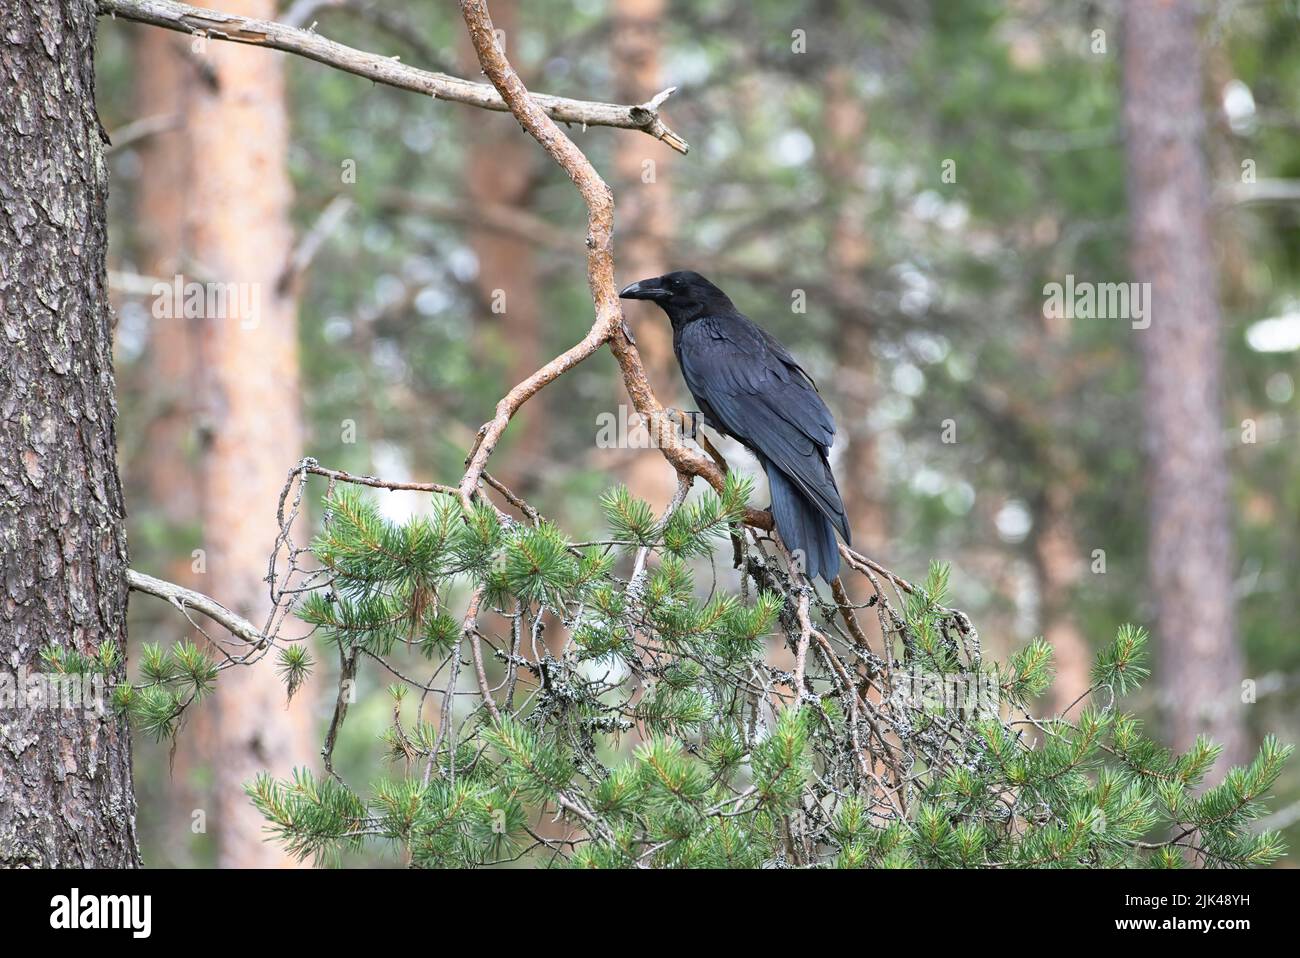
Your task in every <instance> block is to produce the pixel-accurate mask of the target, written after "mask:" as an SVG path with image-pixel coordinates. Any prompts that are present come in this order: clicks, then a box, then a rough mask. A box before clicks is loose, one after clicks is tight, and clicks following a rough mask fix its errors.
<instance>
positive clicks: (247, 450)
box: [187, 0, 319, 867]
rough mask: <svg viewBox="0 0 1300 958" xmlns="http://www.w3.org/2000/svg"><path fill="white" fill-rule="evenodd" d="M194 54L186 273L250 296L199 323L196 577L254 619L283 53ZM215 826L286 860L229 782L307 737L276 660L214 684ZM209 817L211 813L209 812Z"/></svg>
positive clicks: (303, 751) (283, 452)
mask: <svg viewBox="0 0 1300 958" xmlns="http://www.w3.org/2000/svg"><path fill="white" fill-rule="evenodd" d="M222 9H223V10H225V11H227V12H229V13H238V14H242V15H245V16H250V17H258V18H263V19H270V18H273V17H274V15H275V8H274V4H273V3H271V2H270V0H229V2H227V3H225V4H223V5H222ZM201 47H202V49H200V50H199V51H198V52H197V55H198V56H199V57H200V58H202V59H203V60H204V61H205V62H206V63H208V64H209V65H210V66H211V67H212V73H211V76H212V77H213V82H212V84H211V85H205V86H204V87H202V88H201V89H200V90H199V92H198V93H197V95H196V96H195V98H194V108H193V111H192V114H191V116H190V126H189V128H190V131H191V132H190V135H191V138H192V149H193V163H192V171H193V172H192V175H193V189H192V190H191V191H190V193H189V196H188V198H187V205H188V211H189V215H190V230H191V235H192V238H193V243H194V258H195V264H196V269H197V270H199V271H200V275H197V276H191V277H187V279H189V280H191V281H196V282H216V283H224V284H234V285H233V286H231V285H228V286H227V289H228V290H234V291H235V292H236V293H242V294H243V295H245V296H246V297H247V298H246V300H245V302H246V303H252V302H254V301H255V302H256V309H255V310H250V311H248V312H246V311H245V310H242V309H232V308H227V309H225V310H224V311H220V312H219V313H218V314H217V315H205V316H204V318H203V319H202V320H201V321H200V322H201V324H202V330H203V331H202V334H201V338H202V375H203V377H204V390H203V402H204V404H205V406H206V413H205V417H204V419H205V421H204V423H203V425H204V428H205V429H206V436H205V448H204V461H203V488H202V520H203V530H204V543H205V550H206V563H207V572H206V577H205V583H206V588H204V589H203V591H204V592H207V593H208V594H210V595H213V596H215V597H217V598H218V599H219V600H220V601H221V602H222V603H224V604H225V605H227V606H229V607H230V608H231V609H234V610H235V611H237V612H238V613H239V614H241V615H243V616H245V617H246V618H248V619H249V620H250V621H253V622H256V623H258V624H259V625H260V624H261V623H262V622H263V621H265V619H266V616H267V614H268V612H269V610H270V599H269V595H268V588H267V584H266V583H265V582H264V581H263V577H264V576H265V575H266V563H267V559H268V557H269V555H270V551H271V547H272V544H273V542H274V539H275V535H276V532H277V528H276V524H275V512H276V504H277V501H278V498H279V495H280V491H281V489H282V488H283V486H284V481H285V476H286V474H287V473H288V470H289V468H290V467H291V466H292V465H293V464H294V463H295V462H296V461H297V460H298V459H299V457H300V456H301V455H302V446H303V437H302V423H301V418H300V411H299V387H298V330H297V303H296V297H295V292H294V289H293V288H292V287H290V288H283V287H282V286H281V282H280V280H281V276H282V274H283V271H284V268H285V266H286V264H287V263H288V261H289V256H290V253H291V249H292V240H293V236H292V229H291V226H290V223H289V204H290V200H291V187H290V184H289V177H288V172H287V161H286V157H287V147H288V121H287V117H286V115H285V102H284V97H285V94H284V72H283V64H284V59H283V57H280V56H278V55H275V54H269V53H267V51H265V50H259V49H257V48H256V47H248V46H241V45H238V44H233V43H223V42H220V41H215V40H213V41H209V42H207V43H206V44H201ZM213 706H214V707H215V714H214V716H213V720H214V727H215V742H214V746H215V749H216V754H215V755H214V756H213V762H214V776H213V777H214V786H215V798H214V805H213V809H212V810H211V811H212V814H211V815H210V816H209V822H210V823H211V824H212V825H213V826H214V828H215V834H216V840H217V862H218V865H220V866H221V867H268V866H283V865H289V864H292V859H290V858H289V857H288V856H287V855H285V853H284V852H283V851H282V850H281V849H280V848H279V847H278V846H276V845H273V844H271V843H269V842H267V841H266V839H265V835H264V833H263V826H264V821H263V819H262V816H261V815H260V814H259V813H258V812H257V810H256V809H254V808H253V806H252V804H251V803H250V802H249V800H248V797H247V795H246V794H245V793H244V791H243V786H244V784H245V783H247V782H249V781H251V780H252V779H253V777H254V776H255V775H257V773H259V772H262V771H269V772H270V773H271V774H273V775H276V776H284V775H286V774H288V773H289V772H290V771H291V769H292V768H293V767H295V766H301V765H307V764H310V763H311V762H312V761H313V759H314V757H315V756H316V754H317V753H318V749H319V742H318V741H317V738H316V736H315V734H314V729H313V719H312V711H311V696H310V695H309V694H304V693H299V694H298V695H297V696H296V697H295V698H294V700H293V703H292V705H291V706H290V707H289V708H287V709H286V707H285V688H284V685H283V683H282V682H281V681H280V679H279V677H278V676H277V675H276V674H275V669H274V661H273V660H272V659H266V660H263V661H262V662H261V663H260V664H258V665H256V666H254V667H252V668H239V669H231V670H230V671H228V672H226V673H224V674H223V675H222V677H221V681H220V682H218V683H217V690H216V693H215V695H214V702H213ZM214 819H215V821H214Z"/></svg>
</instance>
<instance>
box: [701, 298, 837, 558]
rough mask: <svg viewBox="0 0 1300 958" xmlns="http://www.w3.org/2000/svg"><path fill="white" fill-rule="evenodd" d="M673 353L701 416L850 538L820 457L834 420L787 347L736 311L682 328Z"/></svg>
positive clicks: (828, 471) (828, 470) (825, 450)
mask: <svg viewBox="0 0 1300 958" xmlns="http://www.w3.org/2000/svg"><path fill="white" fill-rule="evenodd" d="M677 359H678V362H679V363H680V365H681V367H682V375H683V377H684V378H685V379H686V385H687V387H688V388H689V389H690V391H691V394H692V395H693V396H694V397H695V399H696V402H698V403H699V404H700V406H701V408H702V409H703V410H704V411H705V412H706V414H711V416H712V418H714V419H716V420H717V422H718V425H719V426H720V427H721V428H722V430H723V431H724V432H726V433H728V434H730V435H732V436H734V437H735V438H736V439H738V440H740V441H741V442H742V443H744V444H745V445H746V446H748V447H749V448H750V449H752V450H753V451H754V452H756V453H757V454H759V455H760V456H762V457H763V458H765V459H767V460H769V461H770V462H771V463H772V464H773V465H775V466H776V467H777V468H778V469H780V470H781V472H782V473H784V474H785V475H786V476H788V477H789V479H790V480H791V482H793V483H794V485H795V486H796V487H797V488H798V489H799V490H800V491H801V492H802V493H803V494H804V495H805V496H807V498H808V500H809V501H810V502H812V503H813V504H814V505H816V506H817V508H818V510H820V511H821V513H822V514H823V515H824V516H826V518H827V519H829V520H830V521H831V522H832V523H833V524H834V525H835V527H836V528H837V529H839V531H840V534H841V535H842V536H843V537H844V541H845V542H848V541H849V525H848V521H847V519H846V517H845V515H844V503H843V502H842V501H841V499H840V493H839V490H838V489H837V488H836V486H835V477H834V476H833V475H832V474H831V468H830V464H829V463H828V462H827V461H826V456H827V454H828V452H829V451H830V447H831V443H832V442H834V440H835V420H834V419H833V418H832V417H831V412H830V410H829V409H827V408H826V403H824V402H822V398H821V396H819V395H818V394H817V390H816V389H815V388H814V387H813V385H812V380H811V378H809V377H808V375H807V374H806V373H805V372H804V371H803V370H802V369H801V368H800V367H799V365H798V363H796V362H795V360H794V358H793V357H791V356H790V354H789V352H788V351H786V349H785V347H784V346H782V345H781V344H780V343H779V342H777V341H776V340H775V339H774V338H773V337H771V336H769V335H768V334H767V333H766V332H765V331H764V330H762V329H760V328H759V327H758V326H756V325H754V324H753V323H752V322H750V321H749V320H748V319H747V318H746V317H744V316H742V315H740V314H739V313H737V314H735V315H734V316H726V317H703V318H701V319H698V320H696V321H695V322H694V323H691V324H690V325H689V326H688V327H687V328H685V329H683V330H682V336H681V341H680V343H679V348H678V350H677Z"/></svg>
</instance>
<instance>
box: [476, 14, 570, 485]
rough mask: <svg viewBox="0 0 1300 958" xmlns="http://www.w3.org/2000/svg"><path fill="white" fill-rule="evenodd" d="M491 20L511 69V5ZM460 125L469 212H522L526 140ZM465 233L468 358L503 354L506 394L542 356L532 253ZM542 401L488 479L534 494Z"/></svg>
mask: <svg viewBox="0 0 1300 958" xmlns="http://www.w3.org/2000/svg"><path fill="white" fill-rule="evenodd" d="M492 22H493V24H494V25H495V26H496V28H497V31H498V32H497V37H498V42H501V43H504V45H505V49H506V55H507V56H510V57H512V58H514V59H513V60H512V62H514V65H515V66H516V67H519V66H520V64H519V62H518V59H517V57H518V54H517V52H516V51H515V49H514V48H513V47H512V42H513V41H514V39H515V36H516V29H517V26H518V17H517V6H516V4H515V2H514V0H497V2H495V3H493V4H492ZM457 33H458V34H459V35H460V45H461V58H462V61H463V62H464V64H465V72H466V75H467V76H471V77H478V76H479V74H480V72H481V70H480V68H479V65H478V58H477V57H476V56H475V55H474V50H473V47H472V46H471V45H470V42H469V35H468V33H466V32H465V31H464V30H458V31H457ZM465 121H466V122H465V137H466V140H467V141H468V143H469V149H468V150H467V151H466V154H465V187H466V192H467V193H468V197H467V199H468V202H469V205H470V208H471V209H478V208H481V207H490V206H498V207H515V208H521V209H526V208H528V207H529V206H530V203H531V200H532V196H533V191H534V186H535V185H536V183H535V178H536V175H537V156H536V150H535V148H534V146H533V142H532V140H531V139H529V137H528V136H527V135H526V134H525V133H524V132H523V131H522V130H520V129H519V124H518V123H515V122H514V121H513V120H512V119H510V118H509V117H508V116H498V115H492V114H489V115H487V116H480V115H477V114H474V113H470V114H469V115H467V116H466V117H465ZM468 235H469V243H470V247H471V248H472V249H473V250H474V255H475V257H476V258H477V259H478V274H477V275H476V276H475V279H474V285H475V289H476V290H477V292H478V299H479V301H478V303H477V307H478V308H477V311H476V313H475V316H476V317H477V319H478V324H477V329H476V334H475V345H474V349H475V354H476V355H477V356H478V357H479V358H480V361H482V362H484V363H487V364H489V365H492V364H494V362H495V360H496V358H497V357H498V356H501V355H504V356H506V357H507V363H506V378H507V379H508V380H509V383H508V384H506V386H505V388H507V389H508V388H510V387H511V386H514V385H515V384H516V383H518V382H520V381H521V380H524V379H526V378H528V377H529V376H531V375H532V374H533V372H534V371H535V370H536V369H537V368H538V367H539V366H541V365H542V364H544V363H545V362H546V361H547V360H548V359H550V357H549V356H547V355H546V337H545V335H544V331H543V323H542V316H541V310H542V298H543V297H542V287H541V279H540V275H539V264H538V261H537V251H536V249H535V247H534V246H533V243H532V242H531V241H530V240H528V239H527V238H525V237H522V236H518V235H515V234H513V233H507V232H504V231H501V230H494V229H492V228H490V227H475V226H471V227H470V228H469V230H468ZM493 368H495V365H493ZM502 392H504V389H503V390H502ZM547 403H548V397H547V395H546V393H545V391H543V392H542V393H539V394H538V395H536V396H534V397H533V398H532V399H530V400H529V401H528V402H527V403H525V404H524V406H523V408H522V409H520V410H519V413H518V414H517V415H516V416H515V419H514V422H512V423H511V425H510V431H509V432H508V433H507V434H506V441H507V442H508V443H509V450H510V453H509V455H508V456H503V457H501V460H500V461H499V462H498V463H497V464H496V466H495V467H494V468H493V470H492V473H493V475H495V476H496V477H497V478H498V479H500V480H501V481H502V482H504V483H506V485H508V486H510V487H511V488H512V489H513V490H514V491H515V492H517V493H519V494H520V495H522V496H528V495H530V494H532V493H533V492H535V491H536V489H537V481H538V479H539V478H540V476H541V474H542V469H543V468H544V466H543V462H544V460H545V459H546V458H547V457H548V456H549V455H550V453H549V445H550V442H549V433H550V430H549V429H548V428H547Z"/></svg>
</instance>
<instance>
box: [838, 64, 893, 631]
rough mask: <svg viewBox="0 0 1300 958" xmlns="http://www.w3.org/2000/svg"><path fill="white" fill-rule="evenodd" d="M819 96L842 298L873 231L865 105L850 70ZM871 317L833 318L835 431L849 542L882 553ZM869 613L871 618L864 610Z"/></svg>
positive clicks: (859, 285) (854, 291) (857, 284)
mask: <svg viewBox="0 0 1300 958" xmlns="http://www.w3.org/2000/svg"><path fill="white" fill-rule="evenodd" d="M822 91H823V99H824V101H825V104H826V106H825V114H824V119H823V122H824V124H825V136H824V141H825V142H824V149H823V150H822V151H821V155H822V176H823V179H824V182H825V189H826V190H827V191H828V192H829V193H831V194H832V195H833V196H834V199H835V206H836V209H837V210H838V213H837V215H836V216H835V219H834V223H833V225H832V227H831V235H830V245H829V248H828V249H827V250H826V266H827V271H828V273H829V278H830V282H831V285H832V287H834V288H835V290H836V292H837V293H838V296H837V298H838V299H839V300H840V301H841V302H851V301H852V300H854V299H856V298H860V294H861V290H862V289H863V285H864V284H863V278H862V274H863V272H864V271H865V269H866V268H867V266H868V265H869V264H870V262H871V256H872V243H871V235H870V234H869V232H868V231H867V210H866V208H865V203H864V202H863V193H862V184H863V183H864V181H865V178H866V172H865V165H866V163H865V160H864V158H863V155H864V153H865V151H866V145H867V119H868V116H867V106H866V104H865V103H863V102H862V99H861V97H860V96H859V95H858V93H857V91H855V90H854V89H853V76H852V72H851V71H850V70H848V69H847V68H836V69H834V70H832V71H831V72H830V74H829V75H828V76H827V77H826V80H825V82H824V84H823V86H822ZM869 323H870V317H869V316H868V315H867V314H866V312H865V310H864V311H860V312H859V313H858V314H856V315H851V314H849V313H848V312H846V311H844V310H840V311H839V313H838V315H837V317H836V325H837V332H838V339H839V341H840V343H841V345H842V347H843V354H842V356H843V358H844V360H845V363H844V365H843V367H842V368H841V369H840V371H839V375H838V377H837V379H838V380H839V393H840V437H839V439H838V443H839V444H841V445H842V446H843V450H844V451H843V460H842V463H841V465H840V468H839V472H840V475H841V476H842V477H843V481H842V483H841V485H842V487H843V491H844V508H845V512H846V514H847V515H848V519H849V529H850V530H851V531H852V532H853V542H854V545H855V546H857V548H858V549H860V550H862V551H863V552H866V553H867V554H869V555H882V554H884V553H885V552H886V548H885V547H886V544H887V537H888V533H889V526H888V516H887V512H886V508H885V501H884V496H883V495H882V492H881V490H882V489H883V483H882V482H881V476H880V465H879V461H878V460H879V457H878V455H877V444H876V435H875V432H874V431H873V430H872V428H871V423H870V421H869V416H870V415H871V409H872V407H873V406H874V405H875V403H876V399H877V397H878V396H879V393H880V390H879V388H878V387H877V385H876V376H877V374H878V371H877V368H876V363H875V359H874V357H873V355H872V352H871V328H870V325H869ZM868 618H873V617H871V616H868Z"/></svg>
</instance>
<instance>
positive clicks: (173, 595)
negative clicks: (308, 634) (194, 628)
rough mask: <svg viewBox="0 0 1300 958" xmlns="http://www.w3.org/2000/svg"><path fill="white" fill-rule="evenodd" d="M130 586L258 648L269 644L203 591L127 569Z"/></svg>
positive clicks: (263, 636) (135, 590)
mask: <svg viewBox="0 0 1300 958" xmlns="http://www.w3.org/2000/svg"><path fill="white" fill-rule="evenodd" d="M126 584H127V588H129V589H131V590H132V591H133V592H144V593H146V594H148V595H152V596H157V597H158V598H159V599H162V600H163V601H165V602H167V603H169V604H170V605H173V606H175V607H176V608H177V609H179V610H180V612H181V613H182V614H184V613H185V611H186V610H187V609H194V610H195V611H196V612H202V613H203V614H204V615H206V616H207V617H208V618H209V619H211V620H212V621H213V622H216V623H217V624H218V625H220V626H222V627H224V628H225V629H226V631H227V632H229V633H230V634H231V635H233V636H234V637H235V638H237V639H243V640H244V641H245V642H247V643H248V644H249V645H251V646H253V647H254V648H256V647H258V646H260V645H262V644H263V643H264V642H265V641H266V637H265V635H263V634H262V630H261V629H259V628H258V627H257V626H255V625H253V623H252V622H249V621H248V620H247V619H245V618H244V617H243V616H242V615H238V614H237V613H234V612H231V611H230V610H229V609H227V608H226V607H225V606H224V605H222V604H221V603H220V602H218V601H217V600H216V599H213V598H211V597H209V596H206V595H204V594H203V593H202V592H195V591H194V590H193V589H187V588H185V587H184V586H182V585H177V584H176V583H175V582H166V581H164V580H162V579H155V578H154V577H153V576H151V575H145V574H144V573H143V572H137V571H136V570H135V569H127V570H126Z"/></svg>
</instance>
